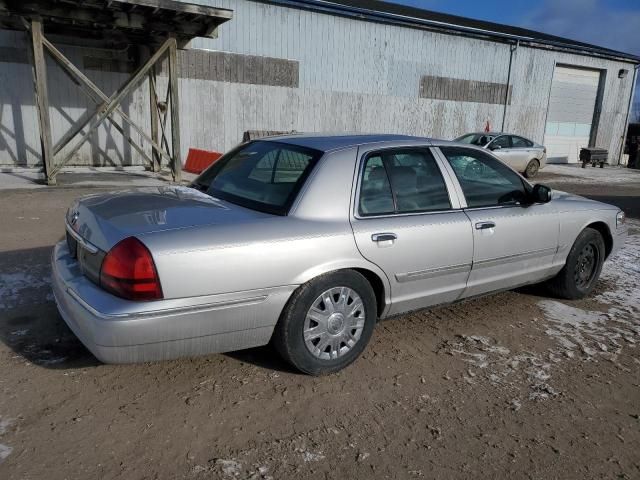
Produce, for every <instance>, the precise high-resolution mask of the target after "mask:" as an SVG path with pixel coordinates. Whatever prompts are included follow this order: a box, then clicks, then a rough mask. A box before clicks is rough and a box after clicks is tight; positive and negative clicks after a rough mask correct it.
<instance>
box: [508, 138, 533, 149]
mask: <svg viewBox="0 0 640 480" xmlns="http://www.w3.org/2000/svg"><path fill="white" fill-rule="evenodd" d="M511 143H513V148H529V147H533V142H532V141H530V140H527V139H526V138H522V137H511Z"/></svg>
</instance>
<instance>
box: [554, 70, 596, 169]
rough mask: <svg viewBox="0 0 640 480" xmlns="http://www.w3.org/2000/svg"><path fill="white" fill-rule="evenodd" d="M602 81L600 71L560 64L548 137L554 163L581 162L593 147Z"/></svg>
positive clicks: (557, 71) (556, 72)
mask: <svg viewBox="0 0 640 480" xmlns="http://www.w3.org/2000/svg"><path fill="white" fill-rule="evenodd" d="M599 81H600V72H599V71H597V70H583V69H578V68H568V67H556V69H555V71H554V73H553V82H552V84H551V97H550V98H549V113H548V115H547V126H546V131H545V137H544V144H545V146H546V147H547V156H548V159H549V161H550V162H555V163H567V162H571V163H573V162H577V161H578V155H579V151H580V148H582V147H588V146H589V136H590V134H591V123H592V121H593V111H594V109H595V106H596V96H597V95H598V83H599Z"/></svg>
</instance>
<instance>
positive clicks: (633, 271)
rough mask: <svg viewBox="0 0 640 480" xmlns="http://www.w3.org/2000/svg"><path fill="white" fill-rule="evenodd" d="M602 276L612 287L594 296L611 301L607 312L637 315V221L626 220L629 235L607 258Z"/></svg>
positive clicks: (639, 309) (639, 232) (639, 276)
mask: <svg viewBox="0 0 640 480" xmlns="http://www.w3.org/2000/svg"><path fill="white" fill-rule="evenodd" d="M601 278H602V280H605V281H607V283H608V284H609V285H612V288H610V289H608V290H607V291H605V292H603V293H601V294H600V295H598V296H596V297H595V298H596V300H598V301H599V302H602V303H607V304H609V305H612V306H613V308H612V310H610V313H614V314H616V315H619V316H620V315H622V316H631V317H639V316H640V282H639V281H638V279H640V222H638V221H635V220H631V221H629V236H628V237H627V241H626V242H625V245H624V247H623V248H622V250H620V251H619V252H618V253H617V254H616V255H615V256H614V257H612V258H610V259H609V260H607V262H606V263H605V264H604V267H603V269H602V275H601Z"/></svg>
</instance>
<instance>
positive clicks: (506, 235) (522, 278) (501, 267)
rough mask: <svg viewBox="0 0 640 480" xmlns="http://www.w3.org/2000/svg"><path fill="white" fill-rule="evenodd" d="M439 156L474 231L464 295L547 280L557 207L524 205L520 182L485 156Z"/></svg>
mask: <svg viewBox="0 0 640 480" xmlns="http://www.w3.org/2000/svg"><path fill="white" fill-rule="evenodd" d="M440 151H441V153H442V155H443V156H444V158H446V160H447V161H448V163H449V165H450V166H451V169H452V170H453V173H454V174H455V178H456V179H457V181H458V185H459V188H460V191H461V195H460V196H463V197H464V198H463V199H461V201H462V202H464V204H463V207H464V211H465V213H466V214H467V215H468V217H469V219H470V220H471V224H472V227H473V236H474V252H473V268H472V270H471V274H470V276H469V280H468V282H467V288H466V290H465V292H464V296H465V297H471V296H475V295H479V294H482V293H486V292H491V291H495V290H501V289H507V288H513V287H515V286H518V285H523V284H527V283H533V282H536V281H540V280H542V279H544V278H546V277H547V276H548V275H549V272H550V271H551V268H552V261H553V258H554V255H555V254H556V251H557V249H558V232H559V223H558V222H559V220H558V218H559V217H558V213H557V211H556V208H555V205H554V204H553V203H552V202H551V203H545V204H533V205H528V203H527V202H526V201H525V199H526V198H527V185H526V183H525V182H524V180H523V179H522V178H521V177H520V176H519V175H518V174H517V173H515V172H514V171H513V170H511V169H509V168H507V167H506V166H505V165H503V164H501V163H500V162H499V161H497V160H496V159H495V158H494V157H492V156H491V155H490V154H488V153H485V152H483V151H481V150H479V149H472V148H464V147H441V148H440Z"/></svg>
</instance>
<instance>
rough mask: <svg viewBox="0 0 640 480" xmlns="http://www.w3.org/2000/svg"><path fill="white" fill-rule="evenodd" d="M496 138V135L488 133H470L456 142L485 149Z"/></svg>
mask: <svg viewBox="0 0 640 480" xmlns="http://www.w3.org/2000/svg"><path fill="white" fill-rule="evenodd" d="M494 138H495V136H494V135H489V134H488V133H469V134H467V135H463V136H461V137H458V138H456V139H455V140H454V142H460V143H468V144H470V145H478V146H479V147H484V146H485V145H486V144H487V143H489V142H490V141H491V140H493V139H494Z"/></svg>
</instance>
